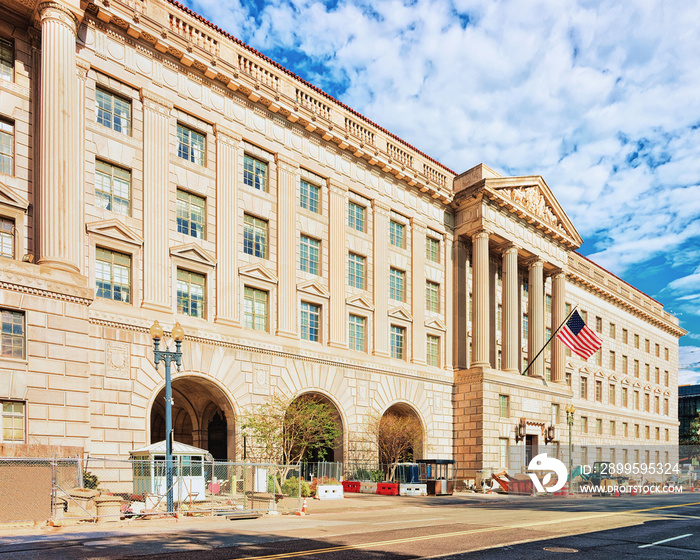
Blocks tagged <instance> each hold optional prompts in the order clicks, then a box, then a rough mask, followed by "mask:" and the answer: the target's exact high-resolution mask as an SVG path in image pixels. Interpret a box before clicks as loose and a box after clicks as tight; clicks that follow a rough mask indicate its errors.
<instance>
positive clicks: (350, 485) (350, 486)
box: [343, 480, 360, 492]
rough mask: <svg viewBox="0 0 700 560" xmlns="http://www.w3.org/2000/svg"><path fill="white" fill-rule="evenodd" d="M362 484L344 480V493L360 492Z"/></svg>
mask: <svg viewBox="0 0 700 560" xmlns="http://www.w3.org/2000/svg"><path fill="white" fill-rule="evenodd" d="M359 491H360V483H359V482H355V481H354V480H343V492H359Z"/></svg>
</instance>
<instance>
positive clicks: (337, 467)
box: [299, 462, 343, 483]
mask: <svg viewBox="0 0 700 560" xmlns="http://www.w3.org/2000/svg"><path fill="white" fill-rule="evenodd" d="M299 466H300V468H301V474H302V477H303V478H304V480H308V481H309V482H312V481H313V480H314V479H318V480H319V481H322V483H323V482H328V481H333V482H340V481H341V480H342V476H343V463H330V462H317V463H301V465H299Z"/></svg>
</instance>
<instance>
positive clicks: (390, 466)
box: [344, 462, 425, 484]
mask: <svg viewBox="0 0 700 560" xmlns="http://www.w3.org/2000/svg"><path fill="white" fill-rule="evenodd" d="M344 467H345V468H344V477H345V480H357V481H360V482H400V483H402V484H407V483H414V482H419V481H420V480H421V472H424V471H425V466H424V465H418V464H416V463H398V464H394V463H359V462H358V463H345V465H344ZM421 469H422V470H421ZM422 478H425V476H423V477H422Z"/></svg>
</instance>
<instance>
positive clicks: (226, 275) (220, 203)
mask: <svg viewBox="0 0 700 560" xmlns="http://www.w3.org/2000/svg"><path fill="white" fill-rule="evenodd" d="M214 132H215V133H216V260H217V266H216V322H217V323H225V324H232V325H237V324H239V321H240V315H239V312H238V301H239V300H240V293H239V287H238V246H237V240H238V230H239V226H238V165H237V164H238V147H239V145H240V142H241V138H240V137H239V136H238V135H237V134H236V133H235V132H233V131H232V130H229V129H227V128H225V127H223V126H221V125H220V124H218V123H217V124H215V125H214ZM268 242H269V240H268Z"/></svg>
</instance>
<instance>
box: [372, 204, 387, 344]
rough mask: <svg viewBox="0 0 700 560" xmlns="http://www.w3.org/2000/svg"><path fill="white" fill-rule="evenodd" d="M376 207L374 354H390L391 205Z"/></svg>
mask: <svg viewBox="0 0 700 560" xmlns="http://www.w3.org/2000/svg"><path fill="white" fill-rule="evenodd" d="M373 209H374V239H373V241H374V354H376V355H377V356H389V297H388V293H389V248H388V242H387V237H388V235H389V207H388V206H385V205H384V204H382V203H381V202H378V201H377V200H375V201H374V203H373Z"/></svg>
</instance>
